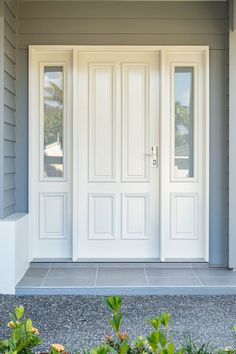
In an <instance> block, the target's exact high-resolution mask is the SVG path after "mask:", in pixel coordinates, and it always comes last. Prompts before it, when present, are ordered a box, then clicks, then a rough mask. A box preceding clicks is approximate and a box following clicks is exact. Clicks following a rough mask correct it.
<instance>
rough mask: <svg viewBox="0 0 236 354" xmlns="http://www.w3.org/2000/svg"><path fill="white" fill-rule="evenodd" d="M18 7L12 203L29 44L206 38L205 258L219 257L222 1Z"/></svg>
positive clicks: (223, 174)
mask: <svg viewBox="0 0 236 354" xmlns="http://www.w3.org/2000/svg"><path fill="white" fill-rule="evenodd" d="M18 10H19V23H18V31H19V33H18V49H17V78H18V80H17V122H18V123H17V130H16V140H17V143H16V144H17V154H18V155H17V162H16V164H17V165H16V166H17V180H16V182H17V183H16V211H19V212H27V210H28V202H27V200H28V184H27V178H28V177H27V171H28V160H27V149H28V145H27V144H28V142H27V141H28V139H27V134H28V111H27V107H28V102H27V92H28V50H27V49H28V45H31V44H34V45H35V44H52V45H53V44H74V45H79V44H84V45H86V44H91V45H92V44H96V45H98V44H108V45H109V44H110V45H116V44H121V45H122V44H123V45H126V44H127V45H135V44H137V45H209V47H210V263H211V264H216V265H217V264H226V263H227V247H228V234H227V233H228V230H227V222H228V162H227V161H228V158H227V156H228V145H227V140H228V132H227V129H228V128H227V127H228V111H227V109H228V103H227V100H228V97H227V92H228V90H227V74H226V73H227V71H228V67H227V63H228V59H227V58H228V35H227V32H228V8H227V3H226V2H164V1H163V2H148V1H147V2H141V1H140V2H135V1H132V2H76V1H72V2H70V1H51V2H50V1H32V2H31V1H21V2H19V9H18ZM10 126H11V127H12V128H11V132H12V135H11V137H12V139H13V138H14V134H13V131H14V125H12V123H11V125H10ZM13 140H14V139H13ZM11 171H12V170H11Z"/></svg>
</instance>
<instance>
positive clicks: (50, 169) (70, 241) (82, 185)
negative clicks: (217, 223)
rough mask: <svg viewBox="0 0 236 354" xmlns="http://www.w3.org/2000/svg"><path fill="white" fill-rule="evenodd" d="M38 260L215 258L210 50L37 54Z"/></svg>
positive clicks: (33, 111) (57, 49)
mask: <svg viewBox="0 0 236 354" xmlns="http://www.w3.org/2000/svg"><path fill="white" fill-rule="evenodd" d="M29 69H30V71H29V74H30V89H29V92H30V98H29V101H30V129H29V171H30V181H29V192H30V203H29V213H30V234H31V250H32V252H31V258H37V259H45V258H51V259H55V258H73V260H78V259H79V260H85V259H86V260H95V259H97V260H103V259H106V260H109V259H110V260H135V259H136V260H147V259H150V260H157V259H159V258H160V260H161V261H168V260H191V261H195V260H196V261H198V260H205V261H207V260H208V242H209V241H208V233H209V230H208V218H209V216H208V214H209V212H208V204H209V202H208V192H209V186H208V183H209V182H208V176H209V175H208V168H209V161H208V156H209V152H208V144H209V138H208V135H209V127H208V99H209V98H208V48H206V47H156V46H151V47H149V46H147V47H144V46H141V47H139V46H135V47H132V46H131V47H128V46H117V47H116V46H111V47H109V46H101V47H99V46H89V47H86V46H64V47H63V46H32V47H31V48H30V68H29Z"/></svg>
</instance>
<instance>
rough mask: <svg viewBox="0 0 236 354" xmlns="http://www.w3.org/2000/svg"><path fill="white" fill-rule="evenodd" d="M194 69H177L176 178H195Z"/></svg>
mask: <svg viewBox="0 0 236 354" xmlns="http://www.w3.org/2000/svg"><path fill="white" fill-rule="evenodd" d="M193 81H194V68H193V67H176V68H175V146H174V155H175V156H174V177H175V178H189V177H194V116H193V107H194V102H193V100H194V92H193V90H194V89H193Z"/></svg>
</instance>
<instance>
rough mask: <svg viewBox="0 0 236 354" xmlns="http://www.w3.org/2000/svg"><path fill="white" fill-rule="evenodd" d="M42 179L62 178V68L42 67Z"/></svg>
mask: <svg viewBox="0 0 236 354" xmlns="http://www.w3.org/2000/svg"><path fill="white" fill-rule="evenodd" d="M43 94H44V177H46V178H47V177H49V178H50V177H54V178H57V177H59V178H60V177H64V151H63V121H64V80H63V67H62V66H45V67H44V92H43Z"/></svg>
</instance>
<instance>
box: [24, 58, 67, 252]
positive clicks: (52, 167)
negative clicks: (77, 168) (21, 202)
mask: <svg viewBox="0 0 236 354" xmlns="http://www.w3.org/2000/svg"><path fill="white" fill-rule="evenodd" d="M71 68H72V55H71V52H63V51H62V52H58V53H54V52H50V51H48V52H46V53H45V52H38V53H37V52H36V53H35V56H34V60H33V61H32V67H31V70H32V72H31V80H32V81H31V85H32V90H33V92H34V94H32V96H31V97H32V98H31V102H30V104H31V106H32V107H34V110H33V113H34V115H33V116H32V117H31V118H32V120H31V122H30V151H29V155H30V168H31V179H30V189H31V199H30V213H31V220H32V222H31V234H32V236H33V242H32V258H70V257H71V236H72V225H71V222H72V218H71V214H72V210H71V187H72V185H71V181H72V171H71V133H72V130H71V124H72V117H71V112H72V100H71V94H72V75H71ZM35 107H38V109H35Z"/></svg>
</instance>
